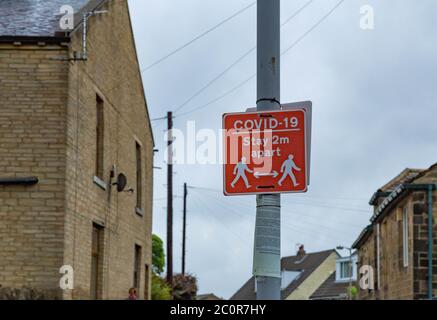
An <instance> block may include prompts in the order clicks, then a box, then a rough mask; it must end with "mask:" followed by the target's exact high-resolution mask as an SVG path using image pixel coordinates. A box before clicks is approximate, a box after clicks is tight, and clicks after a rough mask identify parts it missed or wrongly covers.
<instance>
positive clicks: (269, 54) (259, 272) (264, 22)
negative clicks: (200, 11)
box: [253, 0, 281, 300]
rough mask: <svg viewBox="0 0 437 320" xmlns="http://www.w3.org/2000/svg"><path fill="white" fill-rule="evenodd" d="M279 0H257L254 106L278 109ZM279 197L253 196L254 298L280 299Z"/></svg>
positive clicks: (260, 108) (261, 108) (262, 109)
mask: <svg viewBox="0 0 437 320" xmlns="http://www.w3.org/2000/svg"><path fill="white" fill-rule="evenodd" d="M279 20H280V0H258V2H257V41H258V54H257V72H258V75H257V77H258V79H257V110H258V111H271V110H279V109H280V107H281V106H280V22H279ZM280 218H281V197H280V195H271V194H265V195H260V196H257V210H256V227H255V248H254V262H253V264H254V265H253V274H254V276H255V281H256V290H257V299H258V300H280V299H281V222H280Z"/></svg>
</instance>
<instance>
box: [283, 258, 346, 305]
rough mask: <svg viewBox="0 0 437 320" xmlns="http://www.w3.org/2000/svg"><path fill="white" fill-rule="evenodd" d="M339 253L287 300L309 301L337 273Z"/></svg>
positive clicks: (322, 265)
mask: <svg viewBox="0 0 437 320" xmlns="http://www.w3.org/2000/svg"><path fill="white" fill-rule="evenodd" d="M337 257H338V256H337V253H335V252H333V253H332V254H331V255H329V257H328V258H326V259H325V261H324V262H323V263H322V264H321V265H320V266H319V267H318V268H317V269H316V270H314V272H313V273H311V275H310V276H309V277H308V278H306V279H305V281H304V282H302V283H301V284H300V286H299V287H298V288H296V290H294V291H293V293H292V294H290V295H289V296H288V297H287V298H286V300H309V298H310V297H311V295H312V294H313V293H314V292H315V291H316V290H317V289H318V288H319V287H320V286H321V285H322V284H323V283H324V282H325V281H326V280H327V279H328V278H329V276H330V275H331V274H332V273H334V272H335V261H336V259H337Z"/></svg>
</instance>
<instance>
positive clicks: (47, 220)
mask: <svg viewBox="0 0 437 320" xmlns="http://www.w3.org/2000/svg"><path fill="white" fill-rule="evenodd" d="M67 52H68V51H67V48H65V47H60V46H43V45H41V46H25V45H21V46H20V45H16V46H13V45H6V44H2V45H0V178H5V177H15V178H20V177H29V176H36V177H38V179H39V183H38V184H36V185H33V186H0V286H3V288H7V287H9V288H14V289H16V288H21V287H22V286H26V287H31V288H34V289H36V290H43V291H44V290H45V289H47V290H52V289H53V288H57V287H58V282H59V277H60V275H59V268H60V267H61V266H62V264H63V242H64V206H65V202H64V199H65V194H64V190H65V164H66V156H65V144H66V141H65V127H66V117H65V115H66V101H67V85H68V65H67V64H66V63H65V62H62V61H60V60H59V58H66V57H67ZM3 290H5V289H3ZM50 295H52V294H51V293H50Z"/></svg>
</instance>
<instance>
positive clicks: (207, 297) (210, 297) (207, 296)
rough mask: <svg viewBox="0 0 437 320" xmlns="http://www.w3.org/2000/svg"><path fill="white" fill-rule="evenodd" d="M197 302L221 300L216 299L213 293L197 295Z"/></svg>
mask: <svg viewBox="0 0 437 320" xmlns="http://www.w3.org/2000/svg"><path fill="white" fill-rule="evenodd" d="M197 300H206V301H208V300H209V301H211V300H223V299H222V298H219V297H217V296H216V295H215V294H214V293H207V294H199V295H197Z"/></svg>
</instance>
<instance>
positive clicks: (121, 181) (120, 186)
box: [115, 173, 127, 192]
mask: <svg viewBox="0 0 437 320" xmlns="http://www.w3.org/2000/svg"><path fill="white" fill-rule="evenodd" d="M115 184H116V185H117V191H118V192H123V190H124V188H126V184H127V178H126V176H125V175H124V174H123V173H120V174H119V175H118V177H117V182H116V183H115Z"/></svg>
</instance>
